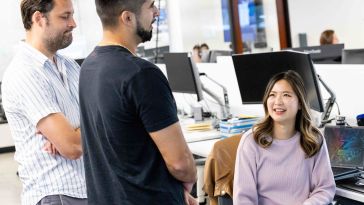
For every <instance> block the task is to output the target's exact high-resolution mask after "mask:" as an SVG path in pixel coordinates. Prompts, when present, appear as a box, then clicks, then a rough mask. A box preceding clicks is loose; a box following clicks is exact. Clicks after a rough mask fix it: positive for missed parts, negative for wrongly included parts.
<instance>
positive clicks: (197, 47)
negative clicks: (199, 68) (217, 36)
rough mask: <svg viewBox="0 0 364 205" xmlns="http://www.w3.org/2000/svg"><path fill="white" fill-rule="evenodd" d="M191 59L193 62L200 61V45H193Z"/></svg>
mask: <svg viewBox="0 0 364 205" xmlns="http://www.w3.org/2000/svg"><path fill="white" fill-rule="evenodd" d="M192 60H193V62H195V63H201V46H200V45H198V44H197V45H195V46H193V49H192Z"/></svg>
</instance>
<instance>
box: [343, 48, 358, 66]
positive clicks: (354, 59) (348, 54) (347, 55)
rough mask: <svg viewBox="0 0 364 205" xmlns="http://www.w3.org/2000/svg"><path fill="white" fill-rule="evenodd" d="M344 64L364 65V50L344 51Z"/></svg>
mask: <svg viewBox="0 0 364 205" xmlns="http://www.w3.org/2000/svg"><path fill="white" fill-rule="evenodd" d="M341 63H342V64H364V49H363V48H361V49H344V50H343V51H342V61H341Z"/></svg>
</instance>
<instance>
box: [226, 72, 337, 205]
mask: <svg viewBox="0 0 364 205" xmlns="http://www.w3.org/2000/svg"><path fill="white" fill-rule="evenodd" d="M263 105H264V110H265V117H264V119H263V120H262V121H261V122H259V123H258V124H256V125H255V126H254V127H253V129H252V130H250V131H248V132H247V133H245V134H244V136H243V137H242V139H241V141H240V144H239V148H238V151H237V156H236V163H235V175H234V194H233V196H234V197H233V198H234V205H239V204H269V205H275V204H290V205H292V204H310V205H313V204H317V205H319V204H320V205H322V204H329V203H330V202H331V201H332V200H333V198H334V195H335V181H334V177H333V173H332V171H331V166H330V162H329V157H328V151H327V147H326V144H325V140H324V138H323V136H322V134H321V132H320V131H319V130H318V129H317V128H316V127H315V126H314V125H313V122H312V120H311V116H310V111H309V105H308V102H307V98H306V91H305V88H304V84H303V80H302V78H301V77H300V76H299V74H298V73H296V72H294V71H291V70H290V71H286V72H282V73H279V74H277V75H275V76H273V77H272V78H271V80H270V81H269V83H268V85H267V88H266V91H265V94H264V97H263Z"/></svg>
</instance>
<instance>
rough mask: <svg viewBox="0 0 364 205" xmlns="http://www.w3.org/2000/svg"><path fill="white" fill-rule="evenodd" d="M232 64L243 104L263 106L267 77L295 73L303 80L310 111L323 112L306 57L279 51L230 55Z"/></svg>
mask: <svg viewBox="0 0 364 205" xmlns="http://www.w3.org/2000/svg"><path fill="white" fill-rule="evenodd" d="M233 62H234V67H235V73H236V77H237V80H238V85H239V89H240V94H241V99H242V101H243V104H257V103H262V100H263V96H264V92H265V89H266V86H267V84H268V82H269V80H270V78H272V77H273V76H274V75H275V74H277V73H280V72H284V71H287V70H294V71H296V72H297V73H299V74H300V75H301V77H302V79H303V82H304V85H305V88H306V92H307V98H308V101H309V103H310V106H311V108H312V109H314V110H316V111H319V112H323V111H324V107H323V104H322V98H321V92H320V89H319V85H318V80H317V75H316V72H315V69H314V67H313V64H312V61H311V59H310V56H309V55H308V54H306V53H301V52H294V51H279V52H270V53H256V54H243V55H233Z"/></svg>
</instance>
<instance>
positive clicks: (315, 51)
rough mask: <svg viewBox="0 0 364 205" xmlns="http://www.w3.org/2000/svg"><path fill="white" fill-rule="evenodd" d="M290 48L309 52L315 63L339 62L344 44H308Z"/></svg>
mask: <svg viewBox="0 0 364 205" xmlns="http://www.w3.org/2000/svg"><path fill="white" fill-rule="evenodd" d="M291 49H292V50H294V51H300V52H305V53H309V54H310V55H311V59H312V61H313V62H314V63H317V64H340V63H341V53H342V50H343V49H344V44H330V45H321V46H308V47H298V48H291Z"/></svg>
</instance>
